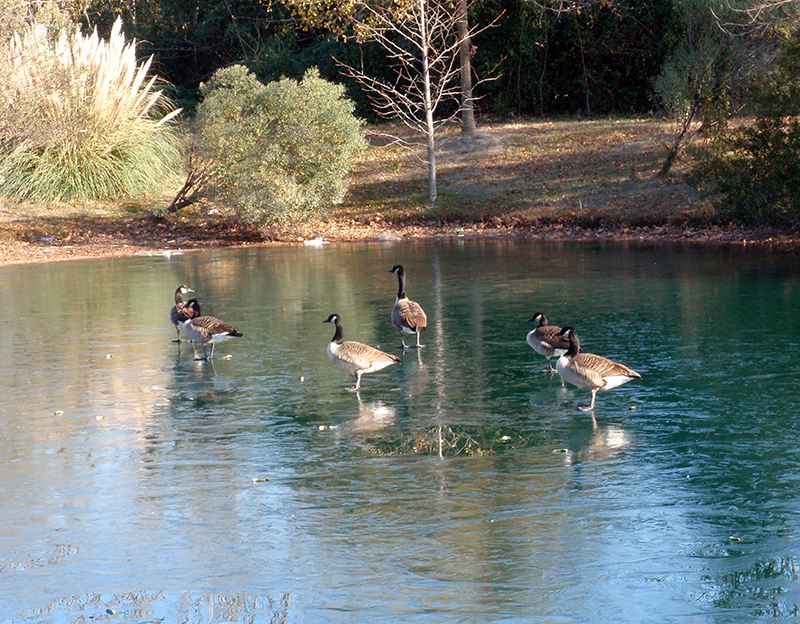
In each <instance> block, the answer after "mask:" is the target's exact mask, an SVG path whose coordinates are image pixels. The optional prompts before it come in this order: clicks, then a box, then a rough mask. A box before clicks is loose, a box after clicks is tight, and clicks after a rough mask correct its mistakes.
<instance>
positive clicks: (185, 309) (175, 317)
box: [169, 303, 192, 325]
mask: <svg viewBox="0 0 800 624" xmlns="http://www.w3.org/2000/svg"><path fill="white" fill-rule="evenodd" d="M169 318H170V320H171V321H172V324H173V325H177V324H178V323H180V322H181V321H185V320H187V319H190V318H192V309H191V308H190V307H189V306H187V305H186V304H185V303H178V304H175V305H174V306H172V309H171V310H170V311H169Z"/></svg>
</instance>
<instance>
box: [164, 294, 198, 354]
mask: <svg viewBox="0 0 800 624" xmlns="http://www.w3.org/2000/svg"><path fill="white" fill-rule="evenodd" d="M190 292H194V291H193V290H192V289H191V288H189V287H188V286H187V285H186V284H181V285H180V286H178V289H177V290H176V291H175V305H174V306H172V309H171V310H170V311H169V320H171V321H172V324H173V325H174V326H175V331H176V332H178V338H177V340H173V342H177V343H180V342H181V326H180V322H181V321H183V320H186V319H190V318H192V310H190V309H189V307H188V306H187V304H186V303H184V302H183V295H186V294H188V293H190Z"/></svg>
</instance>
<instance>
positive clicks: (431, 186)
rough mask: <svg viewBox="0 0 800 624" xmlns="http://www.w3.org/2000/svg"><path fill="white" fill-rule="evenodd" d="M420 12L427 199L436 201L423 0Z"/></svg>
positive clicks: (429, 70)
mask: <svg viewBox="0 0 800 624" xmlns="http://www.w3.org/2000/svg"><path fill="white" fill-rule="evenodd" d="M419 10H420V43H421V44H422V76H423V84H424V94H423V97H424V101H425V135H426V138H427V141H426V142H427V146H428V199H429V200H430V202H431V203H433V202H435V201H436V149H435V148H436V145H435V142H434V131H435V126H434V124H433V107H432V103H431V69H430V65H429V61H428V50H429V45H430V44H429V42H428V21H427V12H426V11H425V0H419Z"/></svg>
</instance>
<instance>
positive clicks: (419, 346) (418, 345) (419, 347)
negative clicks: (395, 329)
mask: <svg viewBox="0 0 800 624" xmlns="http://www.w3.org/2000/svg"><path fill="white" fill-rule="evenodd" d="M415 333H416V334H417V349H421V348H422V347H424V346H425V345H424V344H420V343H419V332H415Z"/></svg>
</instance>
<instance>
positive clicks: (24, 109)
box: [0, 20, 181, 202]
mask: <svg viewBox="0 0 800 624" xmlns="http://www.w3.org/2000/svg"><path fill="white" fill-rule="evenodd" d="M0 59H2V62H0V194H2V195H3V196H5V197H7V198H15V199H20V200H23V199H24V200H30V201H39V202H54V201H76V200H77V201H86V200H113V199H117V198H119V197H121V196H127V197H133V196H138V195H142V194H145V193H149V192H152V191H154V190H156V189H157V188H158V187H159V185H160V184H163V183H164V182H165V181H166V180H167V179H169V177H170V176H172V175H174V174H176V173H178V172H179V170H180V166H181V154H180V145H179V141H178V138H177V135H176V134H175V133H174V131H173V130H172V129H171V128H170V127H169V126H168V125H166V122H168V121H169V120H170V119H171V118H172V117H174V116H175V115H176V114H177V112H178V111H172V112H167V111H168V104H167V103H165V101H164V98H163V97H162V93H161V91H159V90H156V89H155V84H156V77H155V76H152V77H150V78H148V76H147V74H148V71H149V68H150V61H151V60H152V59H150V60H148V61H146V62H145V63H143V64H141V65H139V64H137V61H136V50H135V42H131V43H127V44H126V43H125V39H124V36H123V34H122V24H121V22H120V21H119V20H117V22H116V23H115V24H114V27H113V29H112V31H111V35H110V37H109V39H108V41H104V40H101V39H100V38H99V37H98V35H97V32H96V31H95V32H94V33H92V35H89V36H87V35H84V34H82V33H80V32H76V33H73V34H70V33H68V32H67V31H66V30H54V29H48V28H47V27H45V26H43V25H42V24H40V23H36V22H34V23H33V24H32V25H31V26H29V27H26V28H24V29H22V30H18V31H17V32H15V33H14V34H13V36H11V37H10V38H7V39H6V40H5V41H1V42H0Z"/></svg>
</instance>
